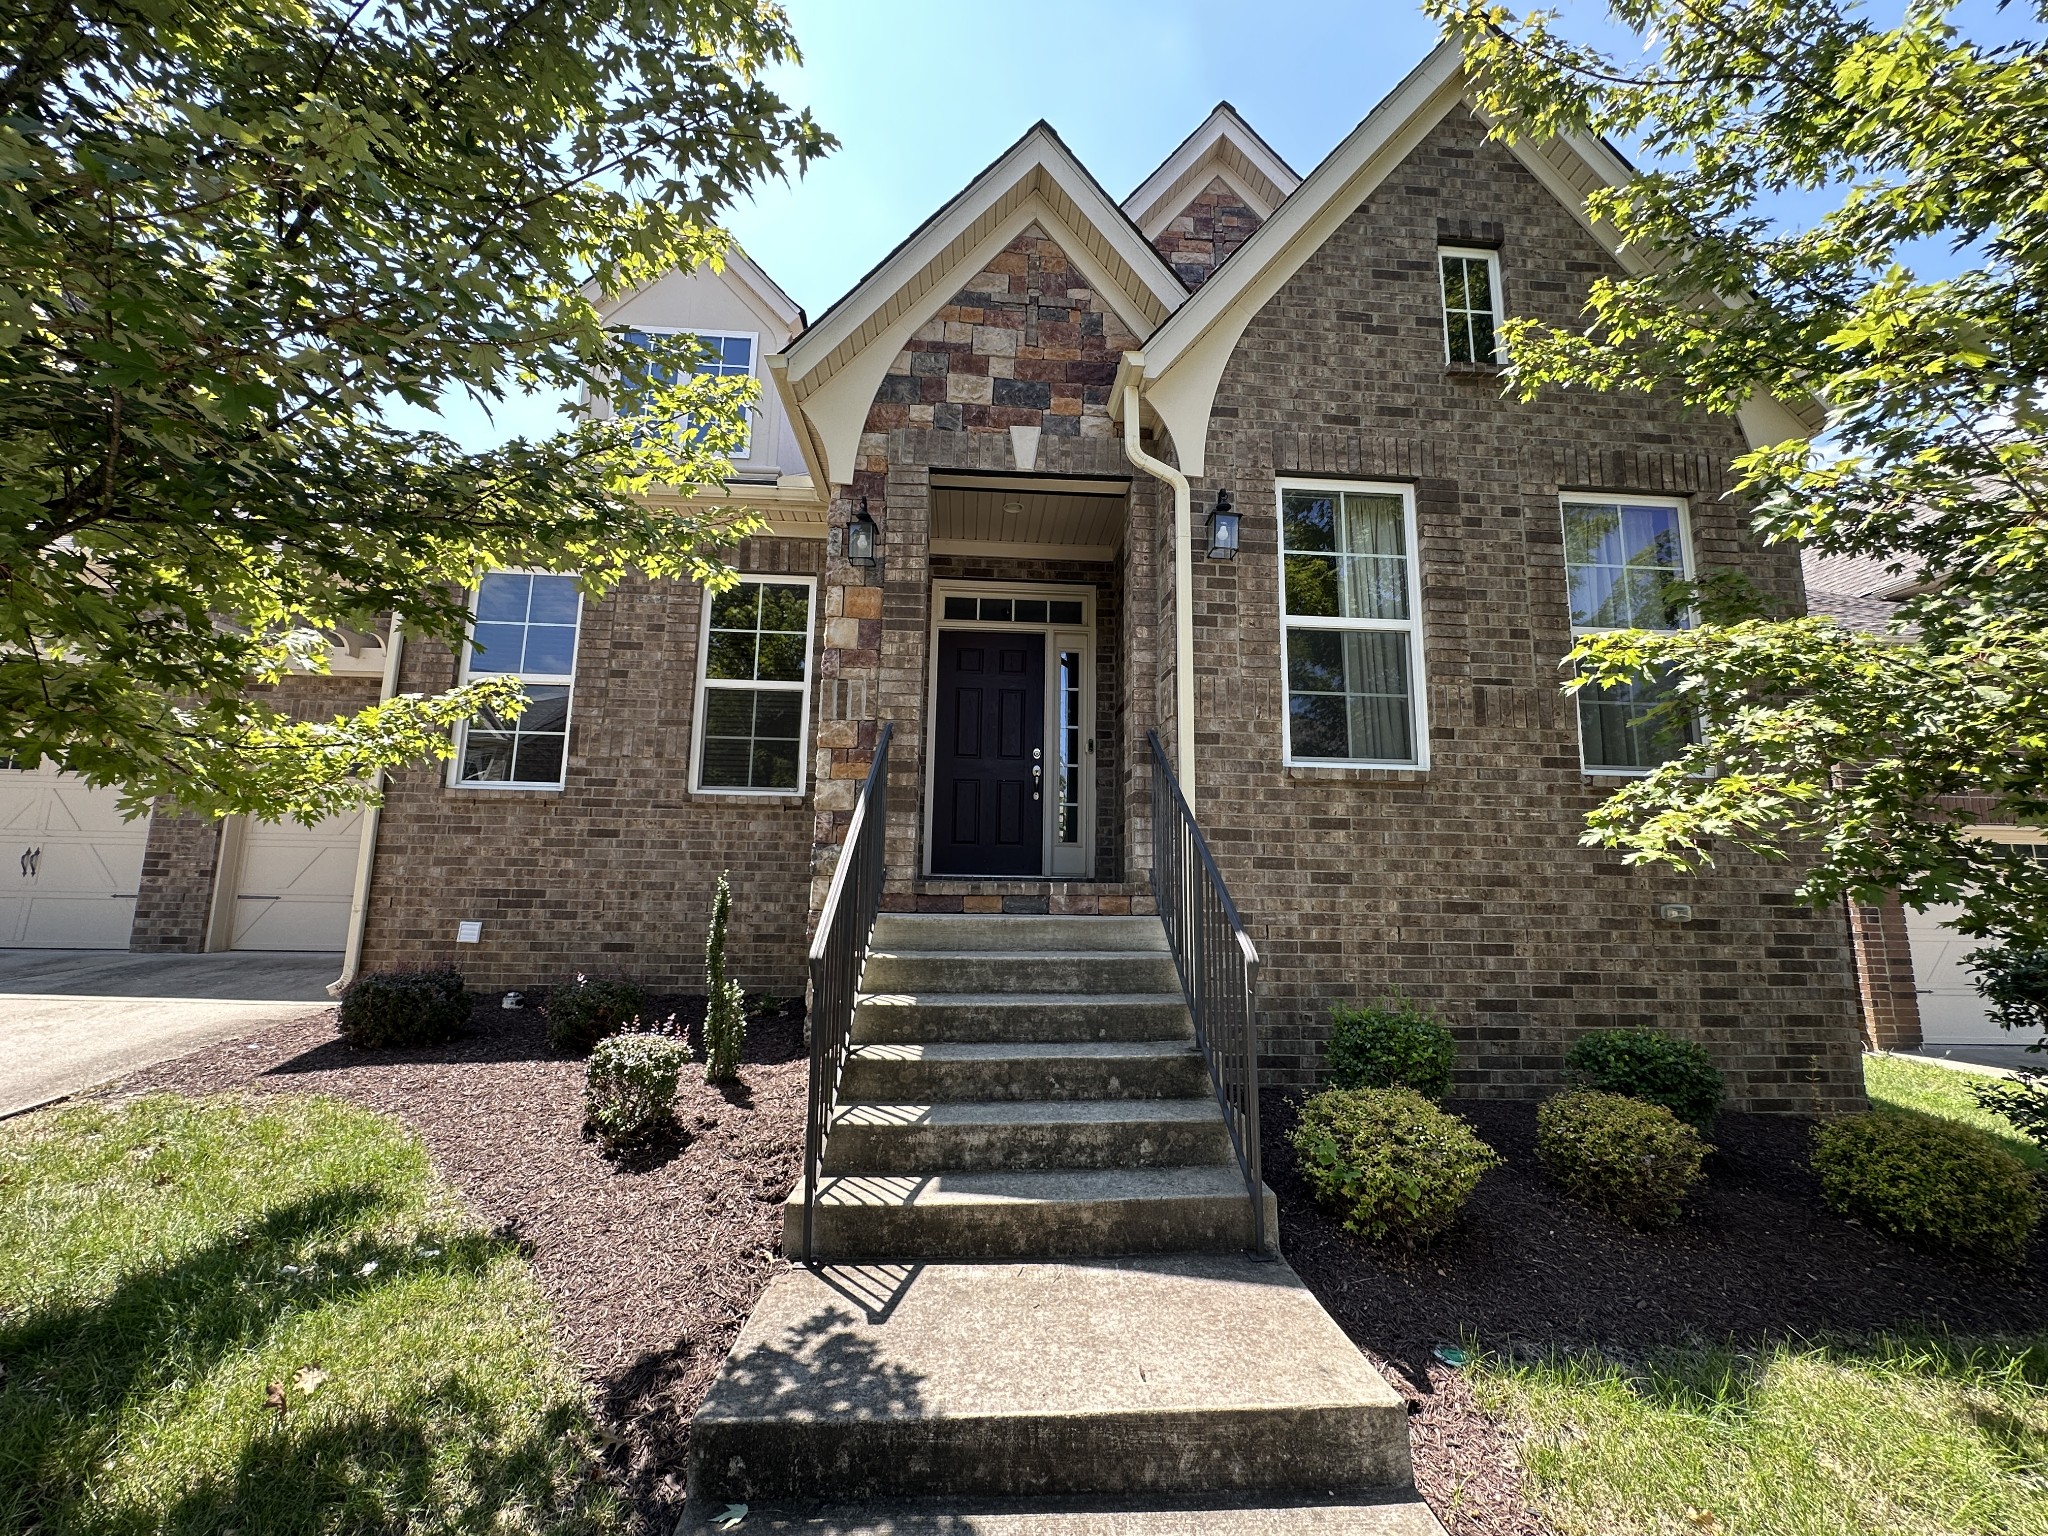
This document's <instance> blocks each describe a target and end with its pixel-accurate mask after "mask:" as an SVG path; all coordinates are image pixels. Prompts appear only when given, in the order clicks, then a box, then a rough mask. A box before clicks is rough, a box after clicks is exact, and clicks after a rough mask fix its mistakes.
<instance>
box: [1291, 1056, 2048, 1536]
mask: <svg viewBox="0 0 2048 1536" xmlns="http://www.w3.org/2000/svg"><path fill="white" fill-rule="evenodd" d="M1447 1107H1448V1108H1450V1109H1452V1110H1453V1111H1455V1112H1456V1113H1458V1114H1460V1115H1463V1116H1464V1117H1465V1118H1466V1119H1467V1120H1469V1121H1471V1123H1472V1125H1473V1127H1474V1128H1475V1129H1476V1130H1477V1131H1478V1132H1479V1134H1480V1135H1481V1136H1482V1137H1483V1138H1484V1139H1485V1140H1486V1141H1487V1142H1488V1143H1489V1144H1490V1145H1491V1146H1492V1147H1493V1148H1494V1150H1495V1151H1497V1152H1499V1153H1500V1154H1501V1156H1502V1157H1503V1158H1504V1159H1506V1166H1504V1167H1501V1168H1498V1169H1495V1170H1494V1171H1493V1172H1491V1173H1489V1174H1487V1175H1486V1177H1485V1178H1484V1179H1482V1180H1481V1181H1480V1184H1479V1188H1478V1191H1477V1193H1475V1194H1474V1195H1473V1197H1472V1202H1471V1204H1470V1205H1468V1206H1467V1207H1466V1209H1465V1214H1464V1217H1463V1219H1462V1220H1461V1221H1460V1223H1459V1225H1458V1227H1457V1228H1456V1229H1455V1230H1453V1231H1452V1232H1451V1233H1449V1234H1448V1235H1447V1236H1446V1237H1445V1238H1444V1239H1443V1240H1442V1241H1440V1242H1439V1243H1438V1244H1436V1245H1435V1246H1433V1247H1432V1248H1430V1249H1428V1250H1425V1251H1424V1252H1423V1253H1421V1254H1419V1255H1417V1256H1415V1257H1413V1258H1403V1257H1401V1256H1399V1255H1396V1254H1393V1253H1390V1252H1388V1251H1387V1250H1384V1249H1381V1248H1378V1247H1375V1246H1373V1245H1370V1244H1367V1243H1365V1242H1362V1241H1360V1240H1359V1239H1358V1238H1355V1237H1353V1236H1352V1235H1351V1234H1349V1233H1347V1232H1345V1231H1344V1230H1343V1228H1342V1227H1341V1226H1340V1225H1339V1224H1338V1222H1337V1220H1336V1219H1335V1218H1333V1217H1332V1216H1330V1215H1329V1214H1328V1213H1327V1212H1326V1211H1324V1210H1323V1209H1322V1208H1320V1207H1319V1206H1317V1205H1316V1203H1315V1202H1314V1199H1313V1198H1312V1196H1311V1195H1310V1192H1309V1189H1308V1185H1307V1183H1306V1182H1305V1181H1304V1180H1303V1179H1302V1177H1301V1175H1300V1173H1299V1171H1298V1170H1297V1166H1296V1163H1295V1158H1294V1152H1293V1149H1292V1148H1290V1147H1289V1146H1288V1145H1287V1141H1286V1137H1287V1133H1288V1132H1289V1131H1290V1130H1291V1129H1292V1128H1293V1125H1294V1122H1295V1103H1294V1102H1293V1101H1291V1100H1290V1099H1289V1098H1288V1097H1287V1096H1286V1095H1282V1094H1277V1093H1269V1094H1267V1095H1265V1096H1264V1097H1263V1098H1262V1099H1261V1103H1260V1122H1261V1129H1262V1132H1263V1135H1262V1138H1261V1139H1262V1143H1263V1147H1264V1158H1265V1175H1266V1182H1267V1183H1268V1184H1270V1185H1271V1186H1272V1187H1273V1191H1274V1193H1275V1194H1276V1195H1277V1197H1278V1198H1279V1202H1280V1233H1281V1241H1282V1243H1283V1245H1284V1247H1285V1250H1286V1254H1287V1259H1288V1262H1289V1263H1291V1264H1292V1265H1293V1266H1294V1268H1295V1270H1296V1271H1297V1272H1299V1273H1300V1275H1301V1278H1302V1280H1303V1281H1304V1282H1306V1284H1307V1285H1308V1287H1309V1288H1310V1289H1311V1290H1312V1291H1314V1292H1315V1294H1316V1296H1317V1298H1318V1299H1319V1300H1321V1302H1322V1303H1323V1305H1324V1306H1325V1307H1326V1308H1328V1309H1329V1311H1330V1313H1331V1315H1332V1316H1334V1317H1335V1318H1336V1319H1337V1321H1338V1322H1339V1323H1340V1324H1342V1325H1343V1327H1344V1330H1345V1331H1346V1332H1347V1333H1349V1334H1350V1335H1351V1337H1352V1338H1353V1339H1354V1340H1355V1341H1356V1342H1357V1343H1358V1345H1359V1347H1360V1348H1361V1349H1363V1350H1365V1351H1366V1353H1367V1354H1369V1355H1371V1356H1372V1357H1373V1359H1374V1361H1375V1363H1376V1364H1378V1365H1379V1366H1380V1368H1381V1370H1382V1371H1383V1373H1384V1374H1385V1375H1386V1377H1387V1379H1388V1380H1389V1381H1391V1382H1392V1383H1393V1384H1394V1385H1395V1386H1396V1387H1397V1388H1398V1389H1400V1390H1401V1391H1402V1392H1403V1393H1404V1394H1406V1395H1407V1396H1408V1398H1409V1408H1410V1411H1411V1413H1413V1414H1414V1415H1415V1418H1414V1421H1413V1430H1414V1435H1413V1443H1414V1453H1415V1475H1416V1483H1417V1486H1418V1487H1420V1488H1421V1490H1422V1491H1423V1493H1424V1494H1425V1495H1426V1496H1427V1497H1428V1498H1429V1501H1430V1504H1431V1505H1432V1507H1433V1508H1435V1509H1436V1511H1437V1514H1438V1517H1439V1518H1440V1519H1442V1520H1443V1522H1444V1524H1445V1526H1446V1527H1448V1528H1449V1530H1450V1531H1451V1536H1540V1533H1541V1532H1543V1531H1544V1530H1545V1527H1544V1525H1543V1523H1542V1522H1541V1520H1540V1519H1539V1518H1538V1517H1537V1516H1536V1515H1535V1514H1534V1513H1533V1512H1532V1511H1531V1510H1530V1509H1529V1507H1528V1504H1527V1502H1526V1501H1525V1500H1524V1498H1523V1496H1522V1493H1521V1490H1520V1486H1519V1476H1518V1473H1517V1471H1516V1468H1515V1462H1514V1456H1513V1447H1512V1444H1511V1442H1510V1440H1509V1438H1508V1437H1506V1436H1504V1435H1503V1433H1502V1431H1501V1430H1500V1429H1499V1428H1497V1427H1496V1426H1495V1425H1494V1424H1493V1423H1492V1422H1491V1421H1490V1420H1488V1419H1487V1418H1486V1416H1485V1415H1484V1414H1483V1413H1481V1412H1480V1411H1479V1409H1478V1407H1477V1405H1476V1404H1475V1403H1474V1401H1473V1398H1472V1393H1471V1389H1470V1387H1469V1385H1468V1384H1467V1383H1466V1381H1465V1380H1464V1378H1463V1377H1462V1376H1461V1375H1460V1374H1459V1372H1457V1371H1456V1370H1454V1369H1451V1368H1449V1367H1447V1366H1445V1365H1444V1364H1442V1363H1441V1362H1440V1361H1438V1360H1437V1359H1435V1358H1434V1355H1433V1351H1434V1350H1435V1349H1436V1348H1437V1347H1439V1346H1447V1345H1448V1346H1455V1345H1459V1344H1461V1343H1462V1342H1465V1341H1469V1340H1476V1341H1477V1342H1478V1343H1479V1344H1480V1345H1481V1346H1482V1347H1484V1348H1487V1349H1491V1350H1498V1351H1503V1352H1510V1351H1511V1352H1514V1353H1516V1354H1521V1355H1540V1354H1543V1353H1547V1352H1550V1351H1554V1350H1573V1349H1593V1350H1599V1351H1601V1352H1602V1353H1604V1354H1605V1355H1607V1356H1608V1357H1609V1358H1613V1359H1617V1360H1622V1361H1628V1360H1631V1359H1635V1358H1638V1357H1640V1356H1641V1355H1642V1354H1643V1353H1644V1352H1646V1351H1648V1350H1651V1349H1654V1348H1656V1347H1658V1346H1660V1345H1667V1344H1679V1343H1686V1342H1700V1341H1711V1342H1715V1343H1721V1342H1735V1343H1758V1342H1764V1341H1768V1340H1772V1339H1785V1338H1813V1337H1818V1336H1823V1335H1829V1336H1843V1335H1859V1334H1861V1335H1867V1334H1871V1333H1876V1332H1879V1331H1884V1330H1901V1331H1908V1330H1914V1329H1923V1328H1924V1329H1935V1330H1941V1329H1946V1330H1949V1331H1952V1332H1954V1333H1956V1334H1959V1335H1962V1334H2000V1333H2034V1332H2037V1331H2038V1330H2039V1328H2040V1319H2041V1316H2042V1306H2043V1302H2044V1300H2048V1244H2042V1245H2037V1246H2036V1248H2035V1251H2034V1256H2033V1261H2032V1263H2031V1264H2030V1265H2029V1266H2028V1267H2027V1268H2026V1269H2025V1270H2023V1271H2020V1272H2019V1273H2017V1274H2010V1275H2005V1274H1992V1273H1986V1272H1985V1271H1983V1270H1981V1269H1977V1268H1974V1267H1972V1266H1970V1265H1968V1264H1965V1263H1962V1262H1960V1261H1956V1260H1949V1259H1942V1258H1937V1257H1934V1256H1932V1255H1928V1254H1921V1253H1916V1252H1914V1251H1913V1250H1911V1249H1909V1248H1904V1247H1901V1246H1900V1245H1899V1244H1897V1243H1893V1242H1890V1241H1887V1240H1886V1239H1884V1238H1881V1237H1879V1236H1877V1235H1876V1234H1874V1233H1872V1232H1870V1231H1868V1230H1866V1229H1865V1228H1863V1227H1860V1226H1857V1225H1855V1224H1854V1223H1852V1222H1848V1221H1844V1220H1842V1219H1841V1218H1840V1217H1838V1216H1835V1215H1833V1214H1832V1213H1830V1212H1829V1211H1828V1210H1827V1209H1826V1208H1825V1207H1824V1206H1823V1205H1822V1204H1821V1200H1820V1189H1819V1185H1818V1183H1817V1181H1816V1180H1815V1179H1814V1177H1813V1175H1812V1173H1811V1172H1809V1171H1808V1168H1807V1153H1808V1148H1809V1145H1810V1140H1809V1138H1810V1136H1811V1134H1812V1122H1810V1121H1807V1120H1803V1119H1793V1118H1786V1117H1780V1116H1767V1115H1740V1114H1724V1115H1722V1116H1721V1117H1720V1119H1719V1120H1718V1121H1717V1122H1716V1123H1715V1126H1714V1131H1713V1135H1712V1140H1713V1141H1714V1143H1715V1147H1716V1150H1715V1152H1714V1154H1713V1156H1712V1157H1711V1158H1710V1159H1709V1160H1708V1164H1707V1179H1708V1181H1707V1184H1706V1187H1705V1188H1704V1190H1703V1191H1702V1192H1701V1193H1700V1195H1699V1196H1698V1197H1696V1198H1695V1199H1694V1201H1693V1202H1692V1204H1691V1205H1690V1207H1689V1208H1688V1209H1687V1211H1686V1215H1685V1218H1684V1219H1683V1220H1682V1221H1681V1222H1680V1223H1679V1224H1678V1225H1677V1226H1676V1227H1674V1228H1672V1229H1670V1230H1669V1231H1666V1232H1661V1233H1654V1234H1647V1235H1645V1234H1637V1233H1631V1232H1628V1231H1626V1230H1624V1229H1622V1228H1620V1227H1617V1226H1614V1225H1612V1224H1611V1223H1608V1222H1606V1221H1604V1220H1602V1219H1600V1218H1599V1217H1596V1216H1594V1215H1592V1214H1591V1213H1590V1212H1588V1211H1586V1210H1584V1209H1583V1208H1581V1207H1579V1206H1577V1205H1574V1204H1573V1203H1572V1202H1571V1201H1569V1200H1567V1199H1565V1198H1564V1196H1563V1195H1561V1194H1560V1193H1558V1191H1557V1190H1556V1189H1554V1188H1553V1187H1552V1186H1550V1185H1549V1184H1547V1183H1545V1182H1544V1180H1543V1177H1542V1173H1541V1170H1540V1167H1539V1165H1538V1164H1537V1161H1536V1106H1535V1105H1534V1104H1532V1103H1518V1102H1504V1101H1499V1100H1466V1101H1453V1102H1452V1103H1451V1104H1449V1105H1448V1106H1447Z"/></svg>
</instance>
